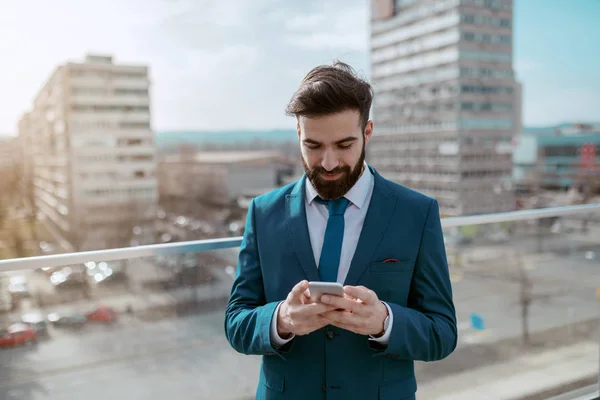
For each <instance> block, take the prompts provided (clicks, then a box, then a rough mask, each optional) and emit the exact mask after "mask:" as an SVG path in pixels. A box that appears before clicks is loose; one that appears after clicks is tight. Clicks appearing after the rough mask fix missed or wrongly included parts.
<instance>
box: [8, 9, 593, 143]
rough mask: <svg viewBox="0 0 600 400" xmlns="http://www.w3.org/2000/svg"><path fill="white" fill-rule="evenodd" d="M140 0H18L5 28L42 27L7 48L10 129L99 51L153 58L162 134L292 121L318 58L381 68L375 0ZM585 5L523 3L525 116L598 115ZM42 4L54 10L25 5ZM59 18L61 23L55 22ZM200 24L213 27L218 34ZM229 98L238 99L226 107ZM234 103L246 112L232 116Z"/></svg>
mask: <svg viewBox="0 0 600 400" xmlns="http://www.w3.org/2000/svg"><path fill="white" fill-rule="evenodd" d="M63 3H64V4H63ZM138 3H139V2H135V1H134V2H131V3H128V4H127V5H125V4H118V3H117V2H114V3H112V2H110V1H109V2H106V3H98V4H95V5H94V4H92V5H85V7H84V6H82V5H78V4H77V3H76V2H73V1H67V0H63V1H62V2H61V4H62V5H63V6H65V7H68V8H69V9H71V10H72V12H71V13H69V15H78V17H79V18H78V19H77V20H73V19H70V18H67V19H65V18H66V14H65V15H62V14H61V13H57V11H58V10H59V9H62V8H63V7H59V6H60V5H61V4H59V5H55V4H51V5H50V4H48V5H46V4H42V3H37V2H34V1H30V2H24V3H19V4H14V5H11V11H12V14H11V13H10V12H9V14H11V15H12V16H13V17H14V18H12V19H11V20H10V21H8V20H7V21H3V24H1V25H0V34H2V36H3V37H18V35H17V34H18V32H23V31H27V32H31V33H30V34H29V35H28V36H26V37H24V38H23V39H22V40H18V41H17V40H15V41H12V42H7V43H3V44H2V47H1V49H2V50H3V52H4V56H5V57H6V60H7V62H6V63H4V65H3V69H4V72H5V73H4V74H3V77H0V86H2V87H4V88H5V90H4V91H3V94H0V133H2V134H10V135H16V129H17V128H16V126H17V121H18V117H19V115H21V114H22V113H23V112H25V111H26V110H27V109H26V108H27V105H28V104H30V103H31V101H32V99H33V96H34V95H35V93H37V91H38V90H39V89H40V86H41V84H42V83H43V82H45V80H46V79H47V78H48V71H51V70H52V68H53V66H54V65H56V64H58V63H61V62H64V61H65V60H77V59H80V58H81V57H82V56H83V55H84V54H86V53H89V52H93V53H107V54H113V55H114V56H115V60H116V61H117V62H122V63H130V62H133V63H138V64H148V65H150V76H151V79H152V82H153V93H152V99H153V104H152V108H153V109H152V113H153V116H155V117H154V118H153V119H154V121H153V129H154V130H155V131H161V130H163V131H164V130H173V129H198V130H226V129H249V130H263V129H281V128H289V127H293V120H291V119H289V117H286V116H285V115H284V113H283V107H284V105H285V103H286V102H287V101H288V100H289V96H290V95H291V93H292V92H293V91H294V90H295V88H296V87H297V85H298V83H299V81H300V80H301V79H302V77H303V76H304V74H305V73H306V72H307V71H308V70H309V69H310V68H311V67H312V66H314V65H316V64H319V63H327V62H330V61H331V60H333V59H335V58H339V59H341V60H343V61H346V62H348V63H350V64H351V65H353V66H354V67H355V68H356V69H357V70H359V71H362V72H363V73H364V74H365V75H366V76H367V77H370V75H371V74H370V68H369V40H368V31H369V21H368V14H369V10H368V5H367V4H366V2H364V1H358V0H354V1H348V2H344V3H343V4H344V7H340V4H341V3H340V2H339V1H337V0H329V1H327V2H322V3H321V2H314V1H313V2H310V1H308V2H302V4H301V5H299V4H295V5H289V4H288V5H286V6H285V7H277V4H279V2H278V1H276V0H261V1H260V2H253V3H252V4H251V5H248V4H238V6H236V7H233V6H232V5H231V4H230V3H228V4H229V6H228V5H220V4H215V5H213V6H208V7H205V6H204V5H203V6H201V7H200V6H197V5H195V3H193V2H186V1H184V2H180V3H178V5H177V6H174V5H169V4H167V3H166V2H163V1H160V0H156V1H154V2H151V3H150V4H149V6H148V7H143V10H142V8H141V7H140V8H138V9H137V10H135V12H134V9H135V7H137V6H141V4H138ZM577 4H578V7H576V8H575V7H572V4H571V3H570V2H566V1H560V0H554V1H552V6H551V7H548V2H547V1H545V2H544V3H543V4H542V2H540V1H537V0H532V1H527V2H524V1H522V0H517V1H516V2H515V49H514V55H515V57H514V60H515V63H514V64H515V70H516V76H517V79H518V80H519V81H521V82H522V83H523V86H524V92H523V104H524V110H523V122H524V124H525V125H535V126H539V125H553V124H556V123H561V122H571V121H586V122H593V121H595V120H598V118H597V116H596V115H597V114H596V109H597V105H598V104H600V90H599V89H600V88H598V85H599V84H600V83H599V82H600V79H598V72H597V71H600V68H598V60H597V57H596V55H595V54H594V51H593V49H594V48H597V47H598V43H600V33H599V32H598V30H596V29H593V25H592V24H593V15H597V12H598V11H600V10H599V9H600V4H599V3H597V2H594V1H580V2H578V3H577ZM32 6H35V7H37V8H38V9H39V10H40V13H39V15H40V16H41V15H44V16H47V17H48V18H38V17H35V16H33V17H32V16H31V15H30V14H28V13H26V11H27V10H28V9H30V8H31V7H32ZM140 10H142V11H140ZM26 17H27V18H26ZM217 17H218V18H217ZM63 20H64V21H63ZM105 20H111V30H110V31H106V30H105V29H102V27H103V26H105V25H102V26H99V25H98V24H99V23H100V21H105ZM14 21H17V22H16V23H15V22H14ZM203 21H204V22H203ZM328 21H335V23H328ZM57 22H58V23H57ZM258 22H260V24H258ZM49 23H52V24H53V26H54V28H52V29H50V28H49V27H48V29H46V28H44V27H45V26H46V25H47V24H49ZM102 24H103V23H102ZM200 25H202V26H205V27H207V28H208V29H210V31H211V32H212V34H211V35H209V36H210V40H208V37H209V36H207V35H205V34H203V31H202V30H201V29H200V28H199V27H198V26H200ZM56 26H59V27H63V29H55V28H56ZM349 27H351V28H349ZM96 28H97V29H96ZM207 28H203V29H207ZM75 31H76V32H77V35H73V34H72V33H73V32H75ZM36 32H38V33H39V34H36ZM42 32H43V34H42ZM584 33H585V35H584ZM541 38H543V40H542V39H541ZM545 43H552V46H545V45H543V44H545ZM174 72H176V73H174ZM249 76H252V78H253V79H252V80H249V79H248V77H249ZM224 77H227V79H224ZM274 82H277V84H274ZM265 87H266V88H268V89H267V90H265V89H264V88H265ZM205 93H210V94H211V96H206V95H205ZM263 93H268V96H263V95H262V94H263ZM209 97H210V98H209ZM225 102H227V104H228V107H223V104H224V103H225ZM232 110H234V111H232ZM232 112H233V113H235V115H236V118H231V116H230V115H231V113H232ZM376 122H377V121H376Z"/></svg>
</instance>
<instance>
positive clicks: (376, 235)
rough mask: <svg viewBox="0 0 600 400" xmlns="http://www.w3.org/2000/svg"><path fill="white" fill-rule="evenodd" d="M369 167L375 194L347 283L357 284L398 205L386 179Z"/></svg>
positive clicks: (372, 197) (351, 264)
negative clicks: (373, 180) (373, 179)
mask: <svg viewBox="0 0 600 400" xmlns="http://www.w3.org/2000/svg"><path fill="white" fill-rule="evenodd" d="M369 169H371V171H372V172H373V176H374V178H375V184H374V186H373V194H372V196H371V202H370V203H369V209H368V210H367V215H366V217H365V222H364V224H363V228H362V231H361V232H360V236H359V239H358V244H357V246H356V250H355V252H354V257H353V258H352V262H351V263H350V270H349V271H348V275H347V276H346V281H345V282H344V284H345V285H356V283H357V282H358V281H359V279H360V277H361V276H362V274H363V273H364V271H365V269H366V268H367V267H368V266H369V264H370V263H371V260H372V258H373V256H374V255H375V251H377V248H378V247H379V243H380V242H381V240H382V239H383V236H384V234H385V232H386V230H387V226H388V224H389V223H390V220H391V218H392V214H393V212H394V209H395V207H396V198H395V197H393V196H392V195H391V194H390V192H389V189H388V188H387V185H386V183H385V180H384V179H383V178H382V177H381V175H379V174H378V173H377V171H375V169H374V168H372V167H370V166H369Z"/></svg>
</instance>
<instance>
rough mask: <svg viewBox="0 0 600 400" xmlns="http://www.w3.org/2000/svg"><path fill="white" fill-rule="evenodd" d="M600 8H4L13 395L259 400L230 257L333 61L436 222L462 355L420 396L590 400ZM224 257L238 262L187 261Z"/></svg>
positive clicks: (597, 305) (383, 3) (590, 4)
mask: <svg viewBox="0 0 600 400" xmlns="http://www.w3.org/2000/svg"><path fill="white" fill-rule="evenodd" d="M599 15H600V2H598V1H596V0H577V1H572V0H571V1H569V0H514V1H513V0H303V1H285V2H284V1H283V0H252V1H244V0H233V1H216V0H196V1H191V0H148V1H141V0H127V1H116V0H105V1H102V2H100V1H87V0H86V1H75V0H57V1H54V2H46V1H42V0H22V1H20V2H9V1H2V2H0V38H1V39H0V60H1V62H0V72H1V73H0V398H3V399H4V398H7V399H42V398H44V399H45V398H52V399H71V398H73V399H79V398H83V397H84V396H85V397H86V398H89V399H94V398H96V397H94V396H97V393H98V390H99V389H100V388H104V389H105V390H110V391H112V396H113V397H114V398H141V399H142V398H143V399H154V398H157V399H158V398H164V396H166V395H175V394H177V396H178V397H179V398H181V399H187V398H189V399H192V398H193V399H197V398H211V399H240V398H252V395H253V393H254V390H255V388H256V384H257V380H258V365H259V364H258V363H259V359H258V358H256V357H245V356H240V355H238V354H235V353H234V352H233V350H231V349H230V348H229V347H228V345H227V343H226V342H225V339H224V337H223V329H222V326H223V325H222V324H223V307H224V304H225V303H226V300H227V296H228V294H229V289H230V287H231V282H232V276H233V275H234V274H235V266H236V263H237V251H238V247H237V246H238V245H239V240H238V239H236V238H239V236H241V235H242V234H243V227H244V221H245V217H246V212H247V208H248V204H249V202H250V200H251V199H252V198H253V197H255V196H257V195H260V194H262V193H265V192H268V191H270V190H272V189H274V188H277V187H281V186H283V185H286V184H288V183H290V182H293V181H295V180H297V179H299V178H300V177H301V176H302V173H303V170H302V167H301V164H300V152H299V145H298V141H297V136H296V131H295V120H294V119H293V118H289V117H286V116H285V114H284V108H285V105H286V104H287V102H288V101H289V99H290V97H291V95H292V94H293V92H294V91H295V90H296V88H297V87H298V85H299V83H300V81H301V80H302V78H303V77H304V75H305V74H306V73H307V72H308V71H309V70H310V69H311V68H313V67H314V66H316V65H319V64H326V63H331V62H332V61H333V60H335V59H339V60H341V61H344V62H346V63H349V64H350V65H352V66H353V67H354V68H355V69H356V70H357V71H358V72H359V74H360V75H361V76H363V77H364V78H366V79H368V80H369V81H370V82H371V83H372V85H373V86H374V89H375V99H374V104H373V108H372V119H373V120H374V123H375V131H374V136H373V140H372V141H371V142H370V144H369V146H368V147H367V162H369V163H370V164H371V165H373V166H374V167H375V168H377V169H378V170H379V172H380V173H382V175H383V176H384V177H386V178H388V179H391V180H393V181H396V182H398V183H401V184H403V185H405V186H408V187H410V188H413V189H416V190H418V191H420V192H423V193H425V194H427V195H430V196H432V197H435V198H436V199H437V200H438V201H439V204H440V208H441V212H442V217H443V219H444V234H445V241H446V247H447V253H448V261H449V265H450V270H451V276H452V280H453V285H454V292H455V301H456V305H457V313H458V316H459V334H460V343H459V348H458V349H457V351H456V352H455V353H454V354H453V355H452V356H451V357H449V358H448V359H447V360H444V361H443V362H440V363H434V364H418V365H417V378H418V380H419V382H421V385H420V389H419V392H418V397H417V398H422V399H437V398H447V399H450V398H468V399H475V398H493V399H525V398H528V399H534V398H535V399H545V398H551V397H552V396H554V395H558V394H561V393H575V392H571V391H572V390H575V389H578V388H583V389H581V390H584V389H585V390H587V389H586V388H589V387H591V386H593V384H594V382H598V376H599V360H598V354H599V353H600V346H599V343H598V337H600V328H599V327H600V319H599V315H600V205H599V203H600V155H598V150H597V148H598V147H599V146H600V57H599V54H600V53H599V51H598V49H600V29H599V28H598V26H597V19H598V16H599ZM586 205H587V208H586V207H584V206H586ZM594 205H596V206H597V207H596V206H594ZM548 209H551V210H554V211H551V212H549V213H546V214H543V212H544V210H546V211H547V210H548ZM516 211H518V212H520V213H515V214H510V213H511V212H516ZM540 211H541V212H542V213H541V214H540V213H539V212H540ZM536 212H538V214H536ZM500 213H509V214H500ZM470 218H471V219H470ZM228 238H229V239H231V241H227V240H228ZM213 239H221V240H225V241H227V243H228V244H227V245H223V246H217V245H210V246H213V247H210V246H209V247H202V249H201V250H206V249H208V251H197V250H199V248H194V243H196V244H197V243H199V242H196V241H198V240H213ZM236 240H238V242H236ZM190 241H191V243H192V244H189V242H190ZM177 243H181V245H178V244H177ZM208 243H216V242H214V241H210V242H208ZM168 244H172V246H171V247H169V246H170V245H168ZM153 245H161V246H162V247H160V246H158V247H155V249H156V250H151V251H150V250H147V251H146V250H145V251H146V252H145V253H143V254H142V253H136V252H133V251H131V250H124V251H116V252H113V253H110V251H109V252H107V251H106V250H109V249H120V248H130V249H131V248H133V249H135V248H139V246H153ZM163 245H165V246H166V247H165V246H163ZM149 248H152V247H149ZM159 248H160V249H166V248H169V249H171V251H170V252H164V251H162V250H159ZM217 249H218V250H217ZM88 251H93V252H94V253H90V254H91V255H90V256H89V258H81V257H79V258H69V257H71V255H73V254H77V253H80V252H88ZM111 251H112V250H111ZM111 254H112V255H111ZM150 254H151V256H150ZM34 256H46V257H43V258H40V259H38V260H37V261H35V262H32V263H29V264H26V263H24V261H23V259H24V258H27V257H34ZM86 257H87V256H86ZM19 260H21V261H19ZM72 260H76V261H73V262H71V261H72ZM38 339H39V340H38ZM28 344H34V345H33V346H24V345H28ZM536 377H537V378H539V379H538V380H537V381H536ZM232 379H233V382H235V384H232ZM540 379H541V380H540ZM148 382H152V383H151V384H149V383H148ZM106 384H109V385H106ZM107 387H108V389H106V388H107ZM588 392H589V391H588ZM490 393H494V394H493V395H490ZM577 393H579V392H577ZM486 394H487V396H488V397H478V396H485V395H486ZM244 396H246V397H244ZM453 396H454V397H453ZM569 396H570V397H566V398H576V397H574V396H575V394H571V395H569ZM589 398H590V399H591V398H592V397H589Z"/></svg>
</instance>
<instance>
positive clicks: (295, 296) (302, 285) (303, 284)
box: [288, 280, 308, 303]
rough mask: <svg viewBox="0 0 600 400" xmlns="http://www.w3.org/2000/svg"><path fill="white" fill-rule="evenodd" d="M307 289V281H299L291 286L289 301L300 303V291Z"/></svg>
mask: <svg viewBox="0 0 600 400" xmlns="http://www.w3.org/2000/svg"><path fill="white" fill-rule="evenodd" d="M307 289H308V281H307V280H303V281H300V282H298V283H297V284H296V286H294V287H293V288H292V291H291V292H290V294H289V296H288V298H289V301H290V302H295V303H301V298H302V293H304V292H305V291H306V290H307Z"/></svg>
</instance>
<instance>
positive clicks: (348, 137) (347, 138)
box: [335, 136, 358, 144]
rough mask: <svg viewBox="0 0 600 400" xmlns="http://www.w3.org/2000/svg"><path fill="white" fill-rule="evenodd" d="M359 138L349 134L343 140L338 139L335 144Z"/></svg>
mask: <svg viewBox="0 0 600 400" xmlns="http://www.w3.org/2000/svg"><path fill="white" fill-rule="evenodd" d="M357 139H358V138H357V137H356V136H347V137H345V138H343V139H341V140H338V141H337V142H335V144H344V143H347V142H353V141H355V140H357Z"/></svg>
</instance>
